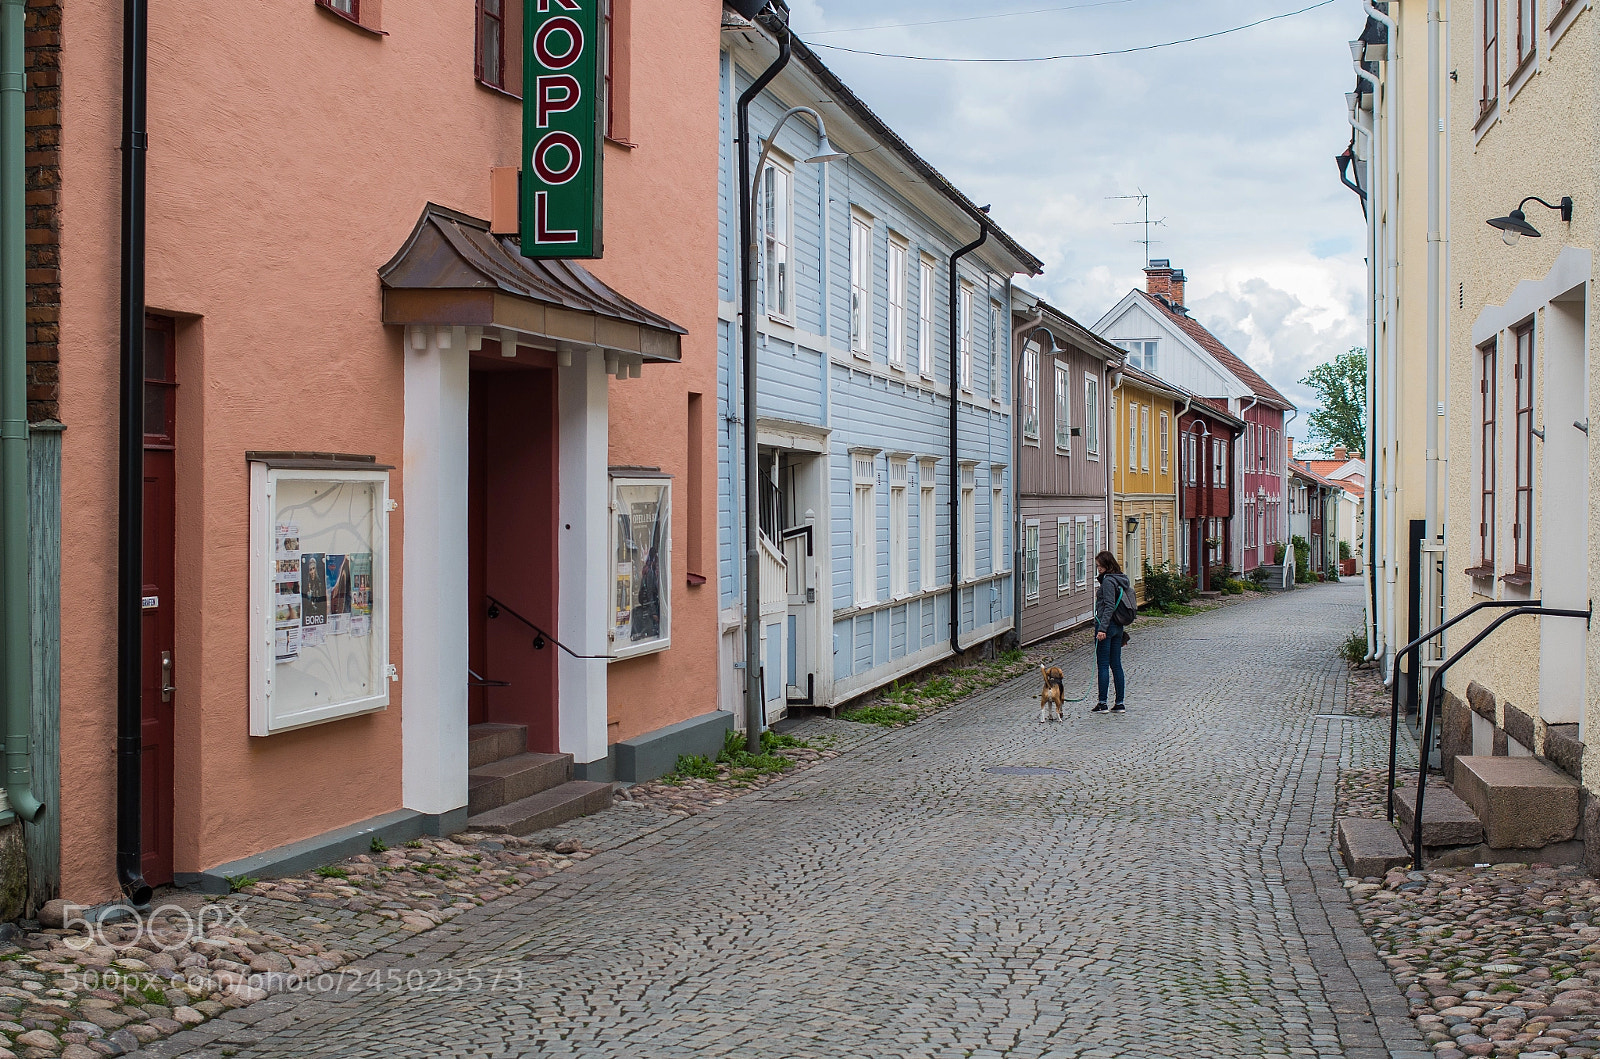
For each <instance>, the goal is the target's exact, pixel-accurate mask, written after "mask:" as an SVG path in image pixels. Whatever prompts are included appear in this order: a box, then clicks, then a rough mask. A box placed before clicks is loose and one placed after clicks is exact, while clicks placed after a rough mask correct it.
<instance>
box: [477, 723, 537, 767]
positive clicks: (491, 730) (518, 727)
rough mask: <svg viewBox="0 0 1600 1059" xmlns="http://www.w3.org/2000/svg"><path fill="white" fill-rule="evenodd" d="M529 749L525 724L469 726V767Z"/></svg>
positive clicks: (485, 763)
mask: <svg viewBox="0 0 1600 1059" xmlns="http://www.w3.org/2000/svg"><path fill="white" fill-rule="evenodd" d="M526 749H528V726H527V725H525V724H474V725H469V726H468V727H467V768H469V769H475V768H477V767H478V766H480V765H487V764H488V763H489V762H491V761H499V760H500V759H501V758H508V757H511V756H512V755H513V754H520V753H522V752H523V751H524V750H526Z"/></svg>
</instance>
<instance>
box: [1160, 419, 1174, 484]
mask: <svg viewBox="0 0 1600 1059" xmlns="http://www.w3.org/2000/svg"><path fill="white" fill-rule="evenodd" d="M1171 469H1172V417H1171V416H1169V415H1167V413H1165V412H1162V413H1161V473H1162V474H1166V473H1168V472H1169V471H1170V470H1171Z"/></svg>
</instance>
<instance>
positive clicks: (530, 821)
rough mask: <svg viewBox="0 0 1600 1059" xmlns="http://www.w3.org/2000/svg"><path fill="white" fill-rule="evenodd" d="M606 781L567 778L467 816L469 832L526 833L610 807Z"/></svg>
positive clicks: (609, 788)
mask: <svg viewBox="0 0 1600 1059" xmlns="http://www.w3.org/2000/svg"><path fill="white" fill-rule="evenodd" d="M611 789H612V785H611V784H609V783H594V782H591V781H589V780H569V781H568V782H566V783H563V784H562V785H561V786H559V787H552V788H551V789H550V790H547V791H540V792H539V793H538V794H534V795H531V796H529V797H527V798H521V799H518V800H517V801H514V802H511V803H510V804H508V805H502V806H500V807H499V808H496V809H490V810H489V811H488V812H485V813H479V814H478V815H476V816H469V817H467V830H468V831H487V832H490V833H493V834H503V835H528V834H532V833H533V832H535V831H542V830H544V829H545V828H547V827H554V826H556V825H557V824H564V823H566V822H567V821H568V820H575V819H577V818H578V817H580V816H588V815H589V814H590V813H598V812H599V811H600V810H602V809H608V808H610V806H611Z"/></svg>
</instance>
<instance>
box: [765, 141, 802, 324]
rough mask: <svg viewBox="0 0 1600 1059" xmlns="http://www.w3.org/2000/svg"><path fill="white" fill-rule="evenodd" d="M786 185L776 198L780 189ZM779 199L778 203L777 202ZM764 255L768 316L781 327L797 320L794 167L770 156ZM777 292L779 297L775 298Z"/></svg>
mask: <svg viewBox="0 0 1600 1059" xmlns="http://www.w3.org/2000/svg"><path fill="white" fill-rule="evenodd" d="M779 183H781V184H782V185H783V188H782V194H781V196H775V195H774V191H775V190H777V189H776V185H777V184H779ZM775 198H776V201H774V199H775ZM761 233H762V241H761V251H762V276H763V278H764V284H765V286H764V290H763V297H764V301H765V307H766V311H767V315H768V316H769V317H771V318H772V319H774V320H777V321H779V322H780V323H785V324H787V323H792V322H793V320H794V167H793V165H792V164H790V163H789V161H788V160H787V159H783V158H779V157H778V156H777V155H776V154H772V155H768V161H767V167H766V169H765V170H763V171H762V174H761ZM774 288H776V289H777V291H778V296H777V297H774Z"/></svg>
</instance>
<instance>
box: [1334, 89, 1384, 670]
mask: <svg viewBox="0 0 1600 1059" xmlns="http://www.w3.org/2000/svg"><path fill="white" fill-rule="evenodd" d="M1359 113H1360V111H1359V108H1352V113H1351V116H1350V125H1351V127H1352V128H1353V129H1354V130H1355V131H1356V132H1359V133H1360V134H1361V135H1363V136H1365V137H1366V139H1367V157H1368V159H1370V161H1369V163H1368V166H1369V172H1371V173H1372V174H1373V175H1374V176H1375V175H1376V173H1377V168H1378V167H1377V165H1376V164H1374V163H1376V161H1377V159H1376V157H1375V154H1374V152H1375V150H1376V147H1377V137H1376V136H1374V135H1373V130H1372V129H1371V128H1370V127H1368V126H1365V125H1362V124H1361V122H1360V121H1359V120H1357V117H1356V115H1357V114H1359ZM1364 206H1365V203H1363V207H1364ZM1362 212H1363V213H1364V214H1365V215H1366V220H1367V395H1366V396H1367V428H1366V437H1365V441H1366V451H1365V452H1364V453H1363V454H1362V455H1363V456H1364V457H1365V458H1366V461H1367V471H1368V473H1367V490H1366V492H1367V496H1366V497H1365V501H1366V502H1365V503H1364V504H1363V505H1362V516H1363V517H1362V521H1363V522H1364V523H1365V525H1364V526H1363V529H1364V530H1365V534H1364V539H1363V540H1362V542H1361V543H1362V551H1363V552H1364V553H1365V554H1364V561H1363V562H1362V564H1361V592H1362V595H1363V596H1364V597H1365V598H1366V601H1367V620H1366V622H1365V625H1366V634H1367V653H1366V654H1365V655H1364V656H1362V659H1361V660H1362V661H1363V662H1370V661H1372V660H1373V659H1375V658H1376V657H1377V656H1378V647H1379V639H1378V580H1377V567H1376V565H1375V562H1374V559H1373V552H1372V542H1373V538H1374V532H1373V519H1372V511H1373V505H1372V503H1371V500H1372V497H1371V493H1372V473H1371V470H1372V460H1373V454H1374V452H1375V451H1376V450H1377V436H1378V419H1377V416H1376V414H1375V413H1374V411H1373V402H1374V398H1375V396H1376V393H1377V366H1378V359H1377V358H1378V352H1377V351H1378V308H1377V299H1378V281H1377V275H1376V269H1377V258H1378V227H1377V226H1378V218H1377V212H1378V211H1377V208H1376V203H1374V207H1373V208H1372V209H1365V208H1363V211H1362ZM1340 502H1341V503H1342V502H1343V501H1342V499H1341V501H1340ZM1354 528H1355V526H1354V524H1353V523H1352V525H1351V529H1352V530H1354ZM1353 543H1354V542H1352V544H1353Z"/></svg>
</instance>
